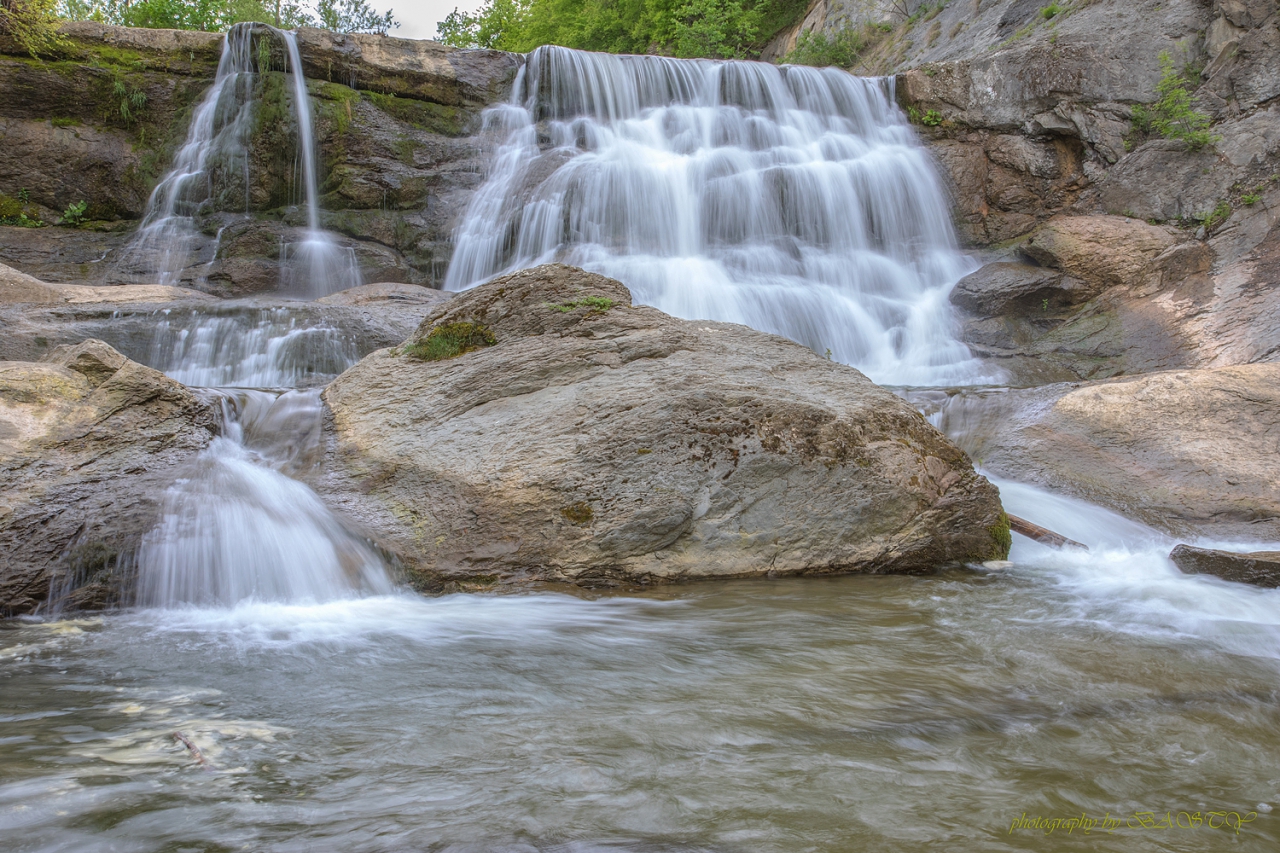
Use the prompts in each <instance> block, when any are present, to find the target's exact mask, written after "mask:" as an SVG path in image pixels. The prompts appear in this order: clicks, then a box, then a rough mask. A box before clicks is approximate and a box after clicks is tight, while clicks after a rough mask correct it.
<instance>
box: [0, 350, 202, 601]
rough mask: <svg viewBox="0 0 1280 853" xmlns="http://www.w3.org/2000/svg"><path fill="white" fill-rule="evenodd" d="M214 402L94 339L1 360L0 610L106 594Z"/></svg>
mask: <svg viewBox="0 0 1280 853" xmlns="http://www.w3.org/2000/svg"><path fill="white" fill-rule="evenodd" d="M216 433H217V420H216V417H215V413H214V411H213V409H212V408H211V407H210V406H209V405H207V404H206V403H204V402H202V401H201V400H199V399H197V398H196V397H195V396H194V395H193V394H192V393H191V392H190V391H189V390H187V389H186V388H185V387H184V386H182V385H180V384H179V383H177V382H175V381H173V380H172V379H169V378H168V377H166V376H165V375H164V374H162V373H160V372H158V371H155V370H152V369H151V368H149V367H143V366H142V365H140V364H137V363H135V362H132V361H129V360H128V359H126V358H125V357H124V356H123V355H121V354H120V353H119V352H117V351H116V350H114V349H112V348H111V347H109V346H107V345H106V344H104V343H102V342H101V341H95V340H89V341H85V342H83V343H81V344H79V345H77V346H74V347H59V348H58V349H57V350H55V351H54V352H52V353H50V354H49V356H48V358H46V359H45V360H44V361H42V362H12V361H10V362H0V614H9V615H12V614H16V613H27V612H30V611H31V610H34V609H35V608H36V607H38V606H40V605H41V604H42V603H44V602H45V601H46V600H47V599H48V598H49V596H50V592H51V589H52V590H53V591H54V592H55V593H58V592H60V591H62V592H66V593H68V594H69V602H68V603H69V604H71V605H72V606H75V607H91V606H102V605H104V604H107V603H109V602H110V601H111V600H112V598H113V597H115V596H116V595H117V594H118V592H119V590H120V587H121V584H122V581H123V577H122V576H123V574H124V573H125V572H126V571H127V569H128V565H127V559H126V557H127V555H128V554H129V553H131V552H132V550H133V549H134V548H136V547H137V545H138V543H139V542H140V540H141V537H142V536H143V534H144V533H146V531H147V530H148V529H150V527H151V526H152V525H153V524H154V523H155V521H156V518H157V515H158V511H159V501H160V500H161V499H162V497H163V495H164V491H165V489H166V488H167V487H168V486H169V485H170V484H171V483H172V482H173V481H174V480H175V479H176V478H177V477H178V476H179V471H180V469H181V466H183V465H184V464H186V463H187V462H188V461H189V460H191V459H192V458H193V457H194V456H195V454H196V453H198V452H199V451H200V450H201V449H203V448H204V447H205V446H206V445H207V444H208V443H209V441H210V440H211V439H212V438H213V437H214V435H215V434H216Z"/></svg>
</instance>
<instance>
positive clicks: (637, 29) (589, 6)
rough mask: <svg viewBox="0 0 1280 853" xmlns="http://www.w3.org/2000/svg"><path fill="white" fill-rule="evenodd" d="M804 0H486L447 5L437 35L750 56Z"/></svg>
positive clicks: (471, 42) (492, 43) (519, 47)
mask: <svg viewBox="0 0 1280 853" xmlns="http://www.w3.org/2000/svg"><path fill="white" fill-rule="evenodd" d="M806 5H807V3H806V0H488V2H487V3H486V4H485V5H484V6H483V7H481V9H480V10H479V11H478V12H477V13H476V14H474V15H471V14H468V13H466V12H462V11H459V10H458V9H454V10H453V12H451V13H450V14H449V15H448V16H447V17H446V18H445V19H444V20H443V21H441V22H440V23H439V24H438V29H437V34H438V36H437V37H438V38H439V39H440V40H441V41H443V42H444V43H445V44H451V45H453V46H455V47H490V48H498V49H501V50H512V51H518V52H522V53H523V52H527V51H530V50H533V49H534V48H535V47H540V46H541V45H546V44H558V45H562V46H564V47H574V48H580V49H582V50H603V51H609V52H612V53H661V54H667V55H671V56H679V57H720V58H726V59H730V58H734V59H742V58H746V57H753V56H758V55H759V53H760V50H761V49H762V48H763V47H764V45H765V43H766V42H768V40H769V39H770V38H771V37H772V36H773V35H774V34H775V33H777V32H779V31H781V30H783V29H785V28H786V27H788V26H790V25H791V24H793V23H794V22H795V21H796V19H797V18H799V16H800V15H802V14H803V13H804V10H805V7H806Z"/></svg>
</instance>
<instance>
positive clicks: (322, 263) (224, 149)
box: [116, 23, 362, 298]
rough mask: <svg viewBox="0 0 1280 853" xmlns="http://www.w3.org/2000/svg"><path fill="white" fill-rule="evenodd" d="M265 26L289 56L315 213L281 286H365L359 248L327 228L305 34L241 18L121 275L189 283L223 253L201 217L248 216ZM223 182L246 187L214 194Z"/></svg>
mask: <svg viewBox="0 0 1280 853" xmlns="http://www.w3.org/2000/svg"><path fill="white" fill-rule="evenodd" d="M264 32H266V33H270V34H272V35H274V36H278V37H279V38H280V39H281V41H282V42H283V43H284V45H285V53H286V55H287V57H288V68H289V72H290V74H289V76H290V78H291V80H292V83H293V97H292V100H293V107H294V113H295V118H296V120H297V127H298V156H299V161H300V166H301V170H300V171H301V175H300V177H301V183H302V191H303V202H304V206H305V208H306V214H307V226H306V230H305V233H304V236H303V239H302V240H299V241H295V242H286V243H284V244H283V245H282V246H281V252H280V285H281V289H282V290H283V291H284V292H286V293H289V294H291V295H294V296H299V297H304V298H318V297H321V296H327V295H329V294H331V293H336V292H338V291H339V290H345V289H347V288H349V287H354V286H356V285H359V284H361V283H362V279H361V275H360V267H359V263H358V262H357V260H356V256H355V252H354V250H352V249H350V248H344V247H342V246H339V245H338V244H337V243H335V242H334V240H333V238H332V237H331V236H330V235H329V234H328V233H326V232H325V231H323V230H322V229H321V228H320V202H319V182H318V177H317V175H318V169H317V165H316V161H317V154H316V144H315V125H314V122H313V117H312V113H311V99H310V96H309V95H308V93H307V84H306V78H305V77H304V75H303V73H302V59H301V56H300V55H299V52H298V41H297V36H296V35H295V34H294V33H292V32H290V31H287V30H277V29H275V28H274V27H269V26H267V25H265V24H256V23H254V24H236V25H235V26H233V27H231V28H230V29H229V30H228V31H227V35H226V38H225V39H224V41H223V47H222V57H221V59H220V60H219V62H218V72H217V76H216V77H215V78H214V83H213V86H212V87H210V89H209V91H208V92H207V93H205V96H204V98H203V99H202V100H201V102H200V104H199V106H197V108H196V111H195V114H194V116H193V118H192V121H191V126H190V127H189V128H188V130H187V139H186V141H185V142H184V143H183V146H182V148H181V149H179V151H178V154H177V156H176V157H175V159H174V165H173V168H172V169H171V170H170V171H169V173H168V174H167V175H165V177H164V178H163V179H162V180H161V181H160V183H159V184H158V185H157V186H156V188H155V190H154V191H152V193H151V197H150V198H149V199H148V201H147V210H146V214H145V215H144V217H143V221H142V225H141V227H140V228H139V229H138V232H137V234H136V235H135V236H134V238H133V239H132V240H131V241H130V243H129V245H128V246H127V247H126V248H125V250H124V251H123V252H122V254H121V257H120V260H119V261H118V262H117V264H116V270H117V273H118V274H119V275H120V276H121V277H122V278H125V279H127V280H130V281H134V282H140V283H151V282H159V283H161V284H179V283H181V281H182V279H183V278H184V273H186V272H187V271H188V270H190V269H192V267H195V268H196V269H197V270H202V269H204V268H206V267H207V265H208V264H209V263H210V262H212V261H213V260H214V257H215V255H216V252H217V245H218V238H217V237H210V236H208V235H206V234H203V233H202V232H201V230H200V228H199V227H198V226H197V222H196V216H197V214H198V213H200V212H201V211H202V210H206V209H207V210H230V209H233V207H232V206H233V205H234V206H235V207H238V208H241V209H243V210H244V212H245V213H246V214H247V213H248V211H249V206H250V200H249V188H250V174H249V156H248V145H249V134H250V132H251V130H252V128H253V121H254V106H255V98H256V95H257V70H258V69H257V63H258V62H260V61H261V60H260V59H259V58H258V57H257V56H256V55H255V45H256V42H255V35H259V36H260V35H261V34H262V33H264ZM231 175H234V176H236V177H237V178H238V179H242V184H241V181H239V180H237V181H231V180H230V179H229V176H231ZM215 185H217V186H232V185H242V186H243V188H244V189H243V195H242V196H241V197H239V198H231V197H224V198H215V197H214V187H215ZM224 195H225V193H224ZM199 274H200V273H199V272H197V273H196V275H197V277H198V276H199ZM187 275H188V277H189V276H190V273H187Z"/></svg>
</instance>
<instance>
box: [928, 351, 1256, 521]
mask: <svg viewBox="0 0 1280 853" xmlns="http://www.w3.org/2000/svg"><path fill="white" fill-rule="evenodd" d="M942 426H943V428H944V430H945V431H946V432H947V434H948V435H951V436H954V437H955V438H956V441H957V443H958V444H959V445H960V446H961V447H963V448H964V449H965V450H966V451H967V452H968V453H969V454H970V455H971V456H972V457H973V458H974V459H978V460H981V464H982V465H983V467H984V468H985V469H986V470H989V471H991V472H992V473H994V474H998V475H1000V476H1004V477H1010V478H1012V479H1016V480H1021V481H1025V482H1032V483H1036V484H1038V485H1043V486H1047V487H1050V488H1053V489H1056V490H1060V491H1064V492H1066V493H1068V494H1072V495H1075V496H1077V497H1080V498H1084V499H1085V500H1088V501H1092V502H1094V503H1098V504H1101V505H1103V506H1106V507H1109V508H1111V509H1114V510H1116V511H1117V512H1120V513H1122V514H1124V515H1126V516H1129V517H1130V518H1136V519H1139V520H1141V521H1144V522H1146V523H1147V524H1150V525H1153V526H1155V527H1159V528H1161V529H1164V530H1167V531H1169V532H1171V533H1174V534H1175V535H1187V534H1199V535H1212V536H1217V537H1220V538H1226V537H1232V538H1245V539H1258V540H1273V541H1274V540H1280V364H1248V365H1241V366H1238V367H1219V368H1211V369H1202V370H1175V371H1169V372H1165V373H1155V374H1150V375H1146V376H1138V377H1134V378H1126V379H1117V380H1111V381H1107V382H1094V383H1088V384H1084V385H1057V386H1050V387H1045V388H1035V389H1027V390H1023V391H1009V392H1004V393H1000V394H984V393H979V394H975V395H973V399H972V401H970V400H969V398H968V396H967V395H962V396H958V397H956V398H954V399H953V400H952V401H951V402H950V403H949V404H948V406H947V407H946V411H945V412H944V413H943V420H942Z"/></svg>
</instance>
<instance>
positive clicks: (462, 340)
mask: <svg viewBox="0 0 1280 853" xmlns="http://www.w3.org/2000/svg"><path fill="white" fill-rule="evenodd" d="M497 342H498V339H497V338H496V337H494V335H493V332H491V331H489V327H488V326H482V325H480V324H479V323H445V324H444V325H442V326H436V327H435V328H434V329H432V330H431V331H430V332H429V333H428V334H427V336H426V337H425V338H419V339H418V340H417V341H414V342H413V343H412V344H410V345H409V346H407V347H405V348H404V350H403V353H404V355H407V356H409V357H410V358H416V359H418V360H420V361H443V360H444V359H446V358H457V357H458V356H460V355H462V354H463V353H468V352H473V351H475V350H478V349H483V348H485V347H491V346H493V345H494V344H496V343H497Z"/></svg>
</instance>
